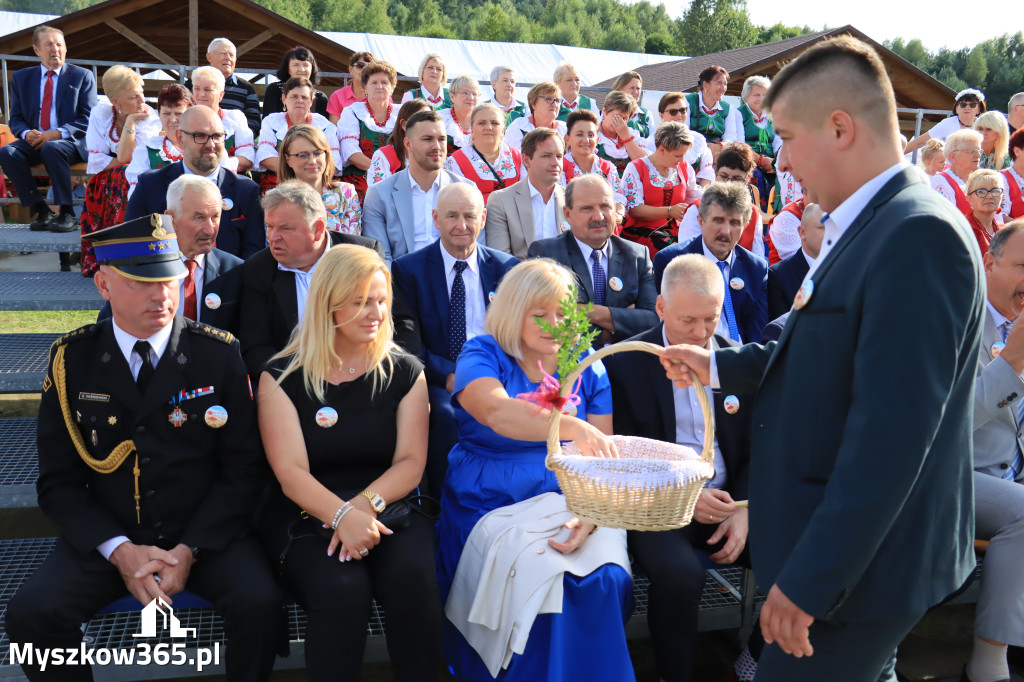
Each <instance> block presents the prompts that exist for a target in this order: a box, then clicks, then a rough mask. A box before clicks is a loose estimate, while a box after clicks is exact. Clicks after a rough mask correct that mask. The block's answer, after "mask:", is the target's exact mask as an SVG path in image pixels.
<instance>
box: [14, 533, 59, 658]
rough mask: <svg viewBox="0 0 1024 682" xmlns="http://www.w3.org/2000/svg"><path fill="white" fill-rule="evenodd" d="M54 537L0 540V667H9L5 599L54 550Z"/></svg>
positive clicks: (15, 590)
mask: <svg viewBox="0 0 1024 682" xmlns="http://www.w3.org/2000/svg"><path fill="white" fill-rule="evenodd" d="M56 541H57V540H56V538H32V539H29V540H4V541H2V542H0V614H2V615H0V666H9V665H10V660H9V654H10V641H9V640H8V639H7V622H6V621H7V602H9V601H10V600H11V597H13V596H14V593H15V592H17V591H18V588H19V587H21V584H22V583H23V582H25V580H26V579H27V578H28V577H29V576H30V575H32V574H33V573H34V572H35V570H36V569H37V568H39V566H40V564H42V563H43V559H45V558H46V557H47V556H49V554H50V552H51V551H52V550H53V545H54V543H55V542H56Z"/></svg>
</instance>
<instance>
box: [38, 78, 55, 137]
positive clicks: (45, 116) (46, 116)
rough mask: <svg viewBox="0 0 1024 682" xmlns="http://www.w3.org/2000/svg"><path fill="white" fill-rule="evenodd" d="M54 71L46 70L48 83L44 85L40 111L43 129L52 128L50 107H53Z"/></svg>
mask: <svg viewBox="0 0 1024 682" xmlns="http://www.w3.org/2000/svg"><path fill="white" fill-rule="evenodd" d="M54 73H55V72H54V71H47V72H46V85H44V86H43V106H42V108H41V109H40V111H39V127H40V128H42V129H43V131H44V132H45V131H47V130H49V129H50V108H51V107H53V75H54Z"/></svg>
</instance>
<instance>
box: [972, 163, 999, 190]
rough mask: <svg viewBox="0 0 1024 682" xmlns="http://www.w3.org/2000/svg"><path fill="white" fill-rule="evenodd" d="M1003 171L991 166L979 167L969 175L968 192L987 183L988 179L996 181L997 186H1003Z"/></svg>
mask: <svg viewBox="0 0 1024 682" xmlns="http://www.w3.org/2000/svg"><path fill="white" fill-rule="evenodd" d="M1001 176H1002V173H1000V172H999V171H994V170H991V169H989V168H979V169H978V170H976V171H973V172H972V173H971V174H970V175H969V176H967V194H970V193H971V192H973V191H974V190H976V189H978V186H979V185H982V184H985V183H986V182H988V181H991V182H994V183H995V185H996V187H1002V186H1003V181H1002V178H1001Z"/></svg>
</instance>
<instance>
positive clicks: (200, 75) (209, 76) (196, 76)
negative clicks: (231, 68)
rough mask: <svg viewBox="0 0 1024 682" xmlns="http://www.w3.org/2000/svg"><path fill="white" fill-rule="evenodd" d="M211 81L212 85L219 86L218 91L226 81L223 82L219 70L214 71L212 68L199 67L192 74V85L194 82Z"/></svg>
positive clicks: (222, 75)
mask: <svg viewBox="0 0 1024 682" xmlns="http://www.w3.org/2000/svg"><path fill="white" fill-rule="evenodd" d="M202 80H205V81H212V82H213V84H214V85H219V86H220V89H221V90H223V89H224V85H225V83H226V81H225V80H224V74H222V73H221V72H220V69H215V68H213V67H212V66H200V67H199V68H197V69H196V70H195V71H193V72H192V83H193V84H194V83H195V82H196V81H202Z"/></svg>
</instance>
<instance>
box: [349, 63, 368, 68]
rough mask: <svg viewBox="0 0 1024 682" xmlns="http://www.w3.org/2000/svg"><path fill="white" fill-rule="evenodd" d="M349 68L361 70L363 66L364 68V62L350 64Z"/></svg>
mask: <svg viewBox="0 0 1024 682" xmlns="http://www.w3.org/2000/svg"><path fill="white" fill-rule="evenodd" d="M349 66H351V67H352V68H353V69H361V68H363V67H364V66H366V62H352V63H351V64H350V65H349Z"/></svg>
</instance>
